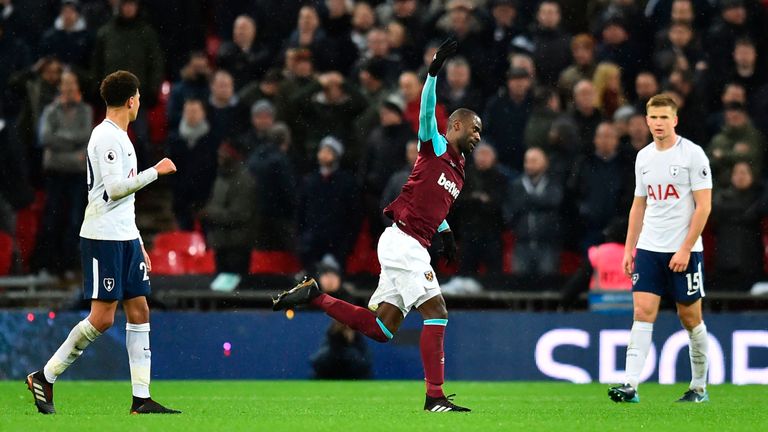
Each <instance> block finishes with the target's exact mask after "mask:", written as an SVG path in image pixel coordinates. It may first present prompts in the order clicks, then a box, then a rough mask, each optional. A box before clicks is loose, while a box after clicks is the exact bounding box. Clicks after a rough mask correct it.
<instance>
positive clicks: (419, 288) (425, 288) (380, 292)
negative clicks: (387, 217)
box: [368, 225, 440, 316]
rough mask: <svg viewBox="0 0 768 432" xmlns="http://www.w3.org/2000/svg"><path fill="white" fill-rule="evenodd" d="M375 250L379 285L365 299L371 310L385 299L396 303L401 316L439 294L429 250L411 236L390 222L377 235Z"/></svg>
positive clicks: (393, 303) (386, 301) (387, 301)
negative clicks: (378, 265)
mask: <svg viewBox="0 0 768 432" xmlns="http://www.w3.org/2000/svg"><path fill="white" fill-rule="evenodd" d="M377 253H378V255H379V264H381V274H380V275H379V286H378V287H377V288H376V291H375V292H374V293H373V296H371V299H370V300H369V301H368V308H369V309H371V310H374V311H375V310H376V309H377V308H378V306H379V304H380V303H381V302H385V303H389V304H392V305H394V306H397V308H398V309H400V311H401V312H402V313H403V316H405V315H407V314H408V312H409V311H410V310H411V309H412V308H414V307H416V308H418V307H419V306H421V305H422V304H424V302H426V301H427V300H429V299H431V298H432V297H435V296H437V295H439V294H440V285H439V284H438V283H437V275H435V270H434V269H433V268H432V266H431V265H430V264H429V252H427V249H426V248H425V247H424V246H422V245H421V243H419V242H418V241H417V240H416V239H415V238H413V237H411V236H409V235H408V234H406V233H404V232H402V231H400V229H399V228H397V227H396V226H394V225H393V226H391V227H388V228H387V229H385V230H384V233H382V234H381V237H379V245H378V247H377Z"/></svg>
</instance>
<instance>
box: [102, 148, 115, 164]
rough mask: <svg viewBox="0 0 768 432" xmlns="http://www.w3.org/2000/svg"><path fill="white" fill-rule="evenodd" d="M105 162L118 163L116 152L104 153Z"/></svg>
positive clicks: (108, 151)
mask: <svg viewBox="0 0 768 432" xmlns="http://www.w3.org/2000/svg"><path fill="white" fill-rule="evenodd" d="M104 160H106V161H107V163H115V161H117V153H115V151H114V150H107V152H106V153H104Z"/></svg>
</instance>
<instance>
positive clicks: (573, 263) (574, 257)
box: [560, 251, 583, 275]
mask: <svg viewBox="0 0 768 432" xmlns="http://www.w3.org/2000/svg"><path fill="white" fill-rule="evenodd" d="M582 261H583V258H582V256H581V254H579V253H578V252H573V251H563V252H562V253H561V254H560V274H562V275H571V274H574V273H576V270H578V269H579V267H581V262H582Z"/></svg>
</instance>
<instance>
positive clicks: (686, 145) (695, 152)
mask: <svg viewBox="0 0 768 432" xmlns="http://www.w3.org/2000/svg"><path fill="white" fill-rule="evenodd" d="M680 148H681V150H682V151H683V153H684V154H686V155H689V156H698V157H702V156H703V157H706V153H705V152H704V149H703V148H701V146H700V145H698V144H696V143H695V142H693V141H691V140H689V139H688V138H685V137H682V136H681V137H680Z"/></svg>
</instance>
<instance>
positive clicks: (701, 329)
mask: <svg viewBox="0 0 768 432" xmlns="http://www.w3.org/2000/svg"><path fill="white" fill-rule="evenodd" d="M688 337H689V338H690V341H689V343H688V355H690V357H691V387H690V388H691V389H694V390H705V389H706V388H707V369H708V368H709V356H708V355H707V353H708V351H709V337H708V336H707V326H706V325H705V324H704V322H702V323H701V324H699V325H697V326H696V327H694V328H693V329H692V330H689V331H688Z"/></svg>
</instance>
